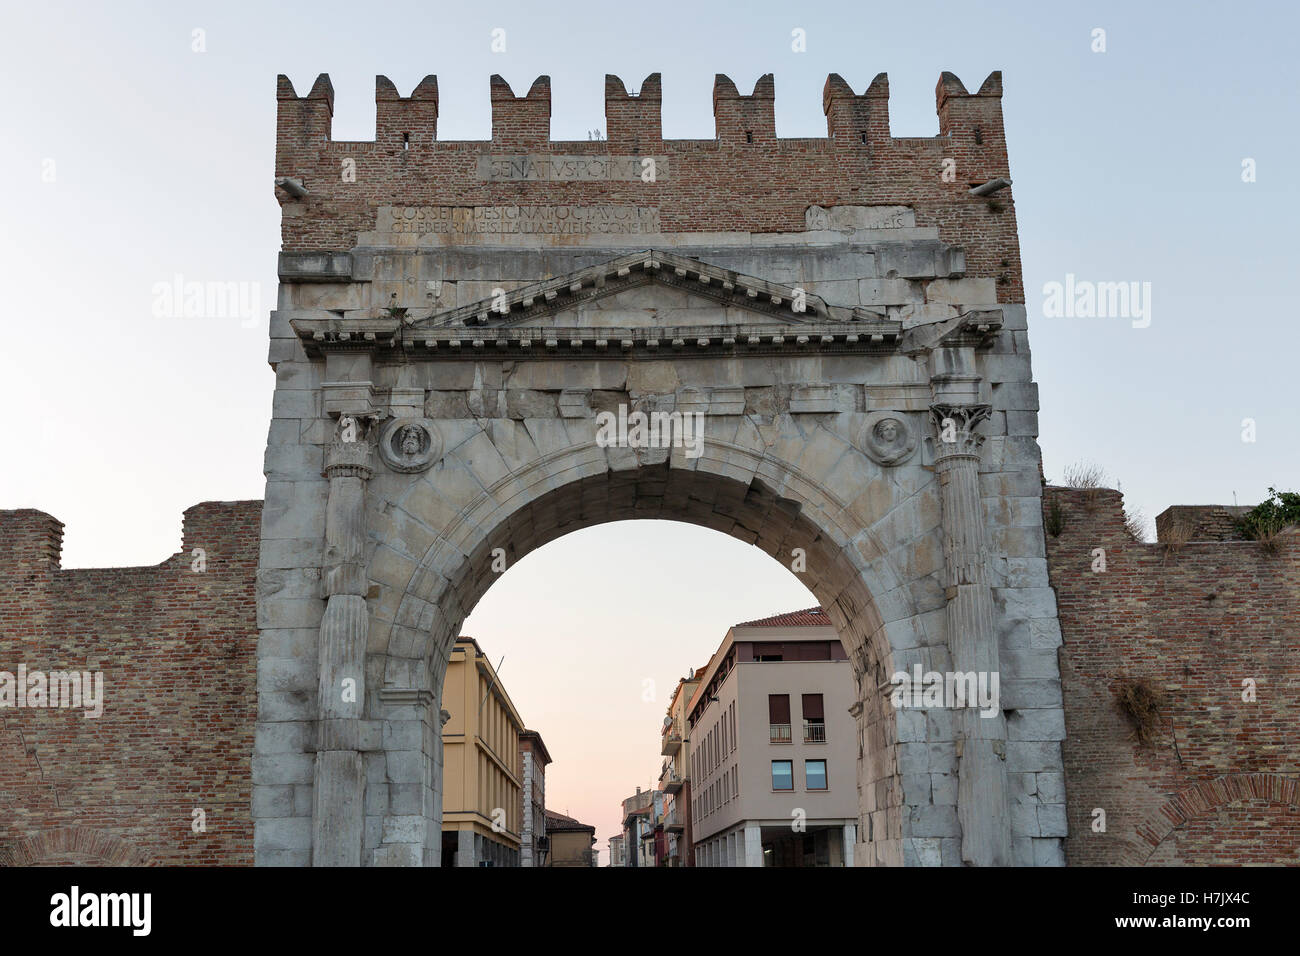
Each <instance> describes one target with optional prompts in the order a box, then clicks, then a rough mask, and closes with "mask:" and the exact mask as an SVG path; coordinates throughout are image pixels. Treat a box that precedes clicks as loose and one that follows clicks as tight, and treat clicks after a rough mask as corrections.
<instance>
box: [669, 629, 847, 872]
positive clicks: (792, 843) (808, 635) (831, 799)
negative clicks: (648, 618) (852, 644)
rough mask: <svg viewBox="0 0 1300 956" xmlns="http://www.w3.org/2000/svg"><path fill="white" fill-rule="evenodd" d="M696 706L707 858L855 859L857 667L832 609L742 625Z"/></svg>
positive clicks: (696, 770)
mask: <svg viewBox="0 0 1300 956" xmlns="http://www.w3.org/2000/svg"><path fill="white" fill-rule="evenodd" d="M700 677H701V680H700V683H699V686H698V687H697V688H696V689H695V691H694V693H693V694H692V696H691V700H690V703H689V705H688V708H687V724H688V732H687V734H686V738H685V739H686V740H687V741H689V744H690V750H689V754H690V757H689V759H690V763H691V765H690V770H689V773H690V781H691V791H690V801H691V813H690V822H691V829H692V838H693V849H694V862H695V865H696V866H852V865H853V845H854V843H855V842H856V839H857V826H856V819H857V811H858V794H857V747H856V726H855V723H854V720H853V718H852V717H851V716H850V714H849V708H850V706H852V705H853V704H854V702H855V701H856V700H857V697H856V688H855V687H854V685H853V670H852V665H851V664H850V663H849V661H848V659H847V657H846V655H845V653H844V647H843V645H842V644H841V643H840V640H839V636H838V634H837V633H836V631H835V628H834V627H833V625H832V624H831V623H830V619H829V618H828V617H827V616H826V614H825V612H823V611H822V610H821V608H808V609H806V610H802V611H794V612H791V613H788V614H778V615H776V616H774V617H769V618H764V619H762V620H757V621H747V622H745V623H743V624H737V625H735V626H734V627H732V628H731V629H730V630H729V631H727V635H726V637H725V638H724V640H723V641H722V644H721V646H719V648H718V650H717V651H716V652H715V653H714V655H713V657H712V658H711V659H710V661H709V664H708V667H707V668H706V669H705V671H704V673H703V674H701V675H700Z"/></svg>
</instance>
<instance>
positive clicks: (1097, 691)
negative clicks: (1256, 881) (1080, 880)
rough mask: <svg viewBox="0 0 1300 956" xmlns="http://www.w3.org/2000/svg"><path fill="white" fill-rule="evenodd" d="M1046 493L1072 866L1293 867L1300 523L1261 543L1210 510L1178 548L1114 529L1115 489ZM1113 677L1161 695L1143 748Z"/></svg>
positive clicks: (1299, 742) (1118, 517) (1296, 854)
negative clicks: (1228, 533)
mask: <svg viewBox="0 0 1300 956" xmlns="http://www.w3.org/2000/svg"><path fill="white" fill-rule="evenodd" d="M1043 501H1044V509H1045V517H1046V521H1047V526H1048V528H1049V529H1050V528H1051V527H1052V522H1053V510H1054V508H1053V505H1054V504H1056V505H1059V508H1060V511H1059V516H1060V521H1061V533H1060V535H1059V536H1053V535H1052V534H1051V533H1050V531H1049V534H1048V536H1047V555H1048V565H1049V569H1050V576H1051V581H1052V585H1053V587H1054V588H1055V589H1056V595H1057V602H1058V606H1059V609H1060V620H1061V631H1062V634H1063V635H1064V645H1063V646H1062V648H1061V652H1060V662H1061V679H1062V681H1063V691H1064V699H1065V722H1066V739H1065V742H1064V756H1065V773H1066V798H1067V808H1068V813H1069V827H1070V836H1069V839H1068V841H1067V844H1066V855H1067V859H1068V862H1069V863H1070V865H1109V864H1119V863H1141V862H1149V863H1159V864H1164V865H1202V864H1233V865H1240V864H1247V863H1289V864H1292V865H1295V864H1300V807H1298V806H1297V804H1300V798H1298V792H1297V781H1298V779H1300V720H1297V718H1296V712H1295V707H1296V704H1297V702H1298V701H1300V534H1296V533H1294V532H1292V533H1289V534H1286V535H1284V536H1282V538H1281V539H1280V544H1279V547H1278V550H1277V552H1276V553H1275V554H1270V553H1269V552H1268V551H1266V550H1265V549H1264V548H1263V547H1262V546H1261V545H1260V544H1258V543H1256V542H1253V541H1244V540H1235V541H1234V540H1223V541H1219V540H1208V539H1211V538H1213V537H1215V536H1217V535H1219V534H1221V533H1222V532H1223V528H1222V527H1221V525H1222V522H1219V521H1210V522H1208V523H1206V524H1205V527H1203V528H1200V530H1199V532H1197V533H1195V534H1193V537H1192V539H1191V540H1188V541H1187V542H1186V543H1183V544H1181V546H1177V547H1168V546H1166V545H1163V544H1143V543H1137V542H1134V541H1133V540H1132V539H1131V538H1129V536H1128V535H1127V534H1126V533H1125V531H1124V527H1123V503H1122V498H1121V496H1120V494H1119V493H1118V492H1115V491H1109V490H1100V491H1094V492H1087V491H1077V490H1065V489H1060V488H1049V489H1047V493H1046V494H1045V496H1044V499H1043ZM1192 510H1193V511H1194V512H1196V513H1198V514H1200V513H1202V512H1204V513H1209V512H1215V511H1223V510H1225V509H1202V508H1196V509H1192ZM1193 524H1194V525H1196V526H1197V527H1200V526H1199V524H1198V523H1197V522H1193ZM1198 538H1200V539H1201V540H1197V539H1198ZM1095 548H1102V549H1104V550H1105V560H1106V570H1105V571H1104V572H1096V571H1093V570H1092V568H1093V564H1094V561H1095V560H1096V558H1095V557H1094V555H1093V553H1092V552H1093V549H1095ZM1245 679H1252V680H1254V681H1255V684H1256V688H1257V689H1256V695H1257V699H1256V701H1255V702H1254V703H1247V702H1243V700H1242V681H1243V680H1245ZM1124 680H1130V681H1131V680H1146V681H1149V682H1150V684H1151V686H1153V687H1154V688H1155V689H1156V690H1158V691H1159V692H1161V693H1163V694H1164V695H1166V698H1167V703H1166V704H1165V705H1164V706H1163V707H1162V708H1161V709H1160V710H1159V712H1158V717H1157V720H1156V723H1155V727H1154V729H1153V735H1152V738H1151V742H1150V744H1149V745H1142V744H1139V743H1138V742H1137V741H1136V740H1135V739H1134V730H1135V725H1134V723H1133V722H1132V721H1131V720H1130V718H1128V717H1127V716H1126V715H1125V713H1124V712H1123V711H1121V709H1120V707H1119V705H1118V703H1117V702H1116V699H1115V697H1114V690H1115V688H1116V686H1117V684H1118V682H1120V681H1124ZM1094 808H1101V809H1103V810H1105V811H1106V832H1105V833H1097V832H1094V831H1093V830H1092V822H1093V810H1094Z"/></svg>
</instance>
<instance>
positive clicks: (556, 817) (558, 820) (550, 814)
mask: <svg viewBox="0 0 1300 956" xmlns="http://www.w3.org/2000/svg"><path fill="white" fill-rule="evenodd" d="M546 830H547V832H548V833H549V832H550V831H552V830H590V831H591V832H592V833H595V832H596V828H595V827H593V826H591V825H590V824H588V823H582V822H580V821H578V820H575V819H574V818H573V817H566V816H565V815H564V814H563V813H556V812H555V811H554V810H547V811H546Z"/></svg>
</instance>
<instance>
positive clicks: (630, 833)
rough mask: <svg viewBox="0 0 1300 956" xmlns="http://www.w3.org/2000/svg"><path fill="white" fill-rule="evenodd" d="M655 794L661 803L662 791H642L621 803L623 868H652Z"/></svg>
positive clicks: (638, 789) (639, 790)
mask: <svg viewBox="0 0 1300 956" xmlns="http://www.w3.org/2000/svg"><path fill="white" fill-rule="evenodd" d="M655 794H659V799H660V800H661V801H662V798H663V791H662V790H642V789H641V788H640V787H637V788H636V793H634V794H633V795H632V796H630V797H628V798H627V799H626V800H624V801H623V847H624V858H625V861H626V862H625V863H624V865H625V866H633V867H637V866H654V865H655V859H654V843H653V840H654V821H655V816H656V813H655V807H656V803H655ZM660 805H662V804H660Z"/></svg>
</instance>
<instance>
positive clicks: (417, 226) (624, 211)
mask: <svg viewBox="0 0 1300 956" xmlns="http://www.w3.org/2000/svg"><path fill="white" fill-rule="evenodd" d="M376 229H377V230H378V231H379V232H389V233H406V234H412V233H413V234H416V235H428V234H444V235H455V236H481V235H600V234H607V235H608V234H613V235H630V234H634V233H647V232H658V231H659V209H658V208H657V207H654V206H613V205H590V206H574V205H561V206H381V207H379V221H378V223H377V224H376Z"/></svg>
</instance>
